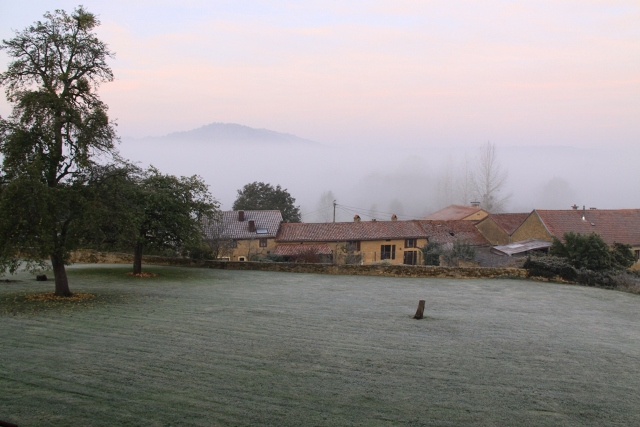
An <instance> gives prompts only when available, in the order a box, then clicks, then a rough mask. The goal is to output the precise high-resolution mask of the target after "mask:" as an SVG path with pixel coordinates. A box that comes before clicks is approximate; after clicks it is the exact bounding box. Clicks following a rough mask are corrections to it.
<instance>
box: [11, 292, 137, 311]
mask: <svg viewBox="0 0 640 427" xmlns="http://www.w3.org/2000/svg"><path fill="white" fill-rule="evenodd" d="M49 294H50V292H30V291H23V292H10V293H7V294H4V295H0V316H1V315H14V316H15V315H17V314H20V315H36V314H42V313H72V312H77V311H81V310H91V309H95V308H97V307H102V306H105V305H109V304H125V303H128V302H131V301H135V300H137V299H138V297H137V295H135V294H123V293H121V292H120V293H113V292H104V293H103V292H101V293H96V294H87V293H77V294H75V295H77V296H82V298H77V297H76V298H74V297H73V296H72V297H71V298H48V296H49ZM87 295H92V297H90V298H89V297H86V296H87Z"/></svg>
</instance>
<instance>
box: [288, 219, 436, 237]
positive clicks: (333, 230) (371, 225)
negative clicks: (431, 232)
mask: <svg viewBox="0 0 640 427" xmlns="http://www.w3.org/2000/svg"><path fill="white" fill-rule="evenodd" d="M421 237H424V230H423V229H422V228H421V227H420V224H418V222H417V221H368V222H325V223H283V224H281V225H280V231H279V232H278V236H277V237H276V242H348V241H352V240H380V239H416V238H421Z"/></svg>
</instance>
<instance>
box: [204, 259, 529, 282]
mask: <svg viewBox="0 0 640 427" xmlns="http://www.w3.org/2000/svg"><path fill="white" fill-rule="evenodd" d="M205 264H206V266H207V267H209V268H216V269H223V270H259V271H282V272H289V273H312V274H343V275H356V276H385V277H449V278H469V279H471V278H495V277H518V278H525V277H527V271H526V270H524V269H522V268H485V267H427V266H417V265H385V264H379V265H333V264H295V263H284V262H224V261H223V262H220V261H207V262H205Z"/></svg>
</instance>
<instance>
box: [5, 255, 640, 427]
mask: <svg viewBox="0 0 640 427" xmlns="http://www.w3.org/2000/svg"><path fill="white" fill-rule="evenodd" d="M127 271H128V269H127V268H125V267H122V266H98V267H97V266H73V267H71V268H69V276H70V283H71V290H72V291H75V292H87V293H93V294H95V295H96V298H94V299H92V300H89V301H84V302H81V303H72V304H53V303H52V304H48V305H47V304H44V303H39V302H37V301H36V302H34V301H30V300H27V299H26V298H25V297H24V296H25V295H26V294H30V293H35V292H46V291H50V290H51V289H52V287H53V285H52V283H51V282H44V283H43V282H36V281H35V280H34V278H33V276H30V275H27V274H24V275H21V276H18V277H7V278H9V279H12V280H15V279H19V280H20V281H18V282H12V283H5V282H0V346H1V347H0V352H1V354H0V420H4V421H10V422H13V423H16V424H18V425H19V426H21V427H24V426H41V425H51V426H80V425H82V426H115V425H118V426H142V425H144V426H183V425H184V426H188V425H198V426H212V425H216V426H225V425H229V426H241V425H273V426H287V425H288V426H300V425H314V426H317V425H319V426H323V425H326V426H336V425H385V426H387V425H399V426H400V425H403V426H404V425H415V426H422V425H425V426H426V425H429V426H431V425H456V426H457V425H469V426H471V425H473V426H478V425H480V426H482V425H485V426H489V425H500V426H502V425H549V426H556V425H563V426H572V425H574V426H607V425H640V394H639V393H638V384H640V310H638V307H639V305H640V297H639V296H637V295H632V294H627V293H622V292H615V291H607V290H602V289H593V288H585V287H578V286H565V285H558V284H547V283H536V282H529V281H513V280H447V279H391V278H378V277H358V276H321V275H304V274H284V273H283V274H281V273H268V272H240V271H223V270H206V269H186V268H185V269H180V268H161V267H149V268H148V269H147V271H151V272H154V273H158V274H159V276H158V277H154V278H135V277H130V276H127V275H126V273H127ZM420 299H426V300H427V306H426V311H425V316H426V318H425V319H423V320H414V319H412V316H413V314H414V313H415V310H416V307H417V303H418V300H420Z"/></svg>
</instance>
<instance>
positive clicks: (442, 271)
mask: <svg viewBox="0 0 640 427" xmlns="http://www.w3.org/2000/svg"><path fill="white" fill-rule="evenodd" d="M71 261H72V262H74V263H91V264H101V263H108V264H133V255H132V254H121V253H105V252H96V251H88V250H87V251H77V252H74V253H73V254H72V257H71ZM142 263H143V270H144V265H145V264H151V265H173V266H189V267H201V268H214V269H220V270H257V271H281V272H289V273H312V274H343V275H358V276H385V277H449V278H468V279H472V278H495V277H519V278H525V277H527V271H526V270H524V269H522V268H492V267H431V266H428V267H427V266H418V265H390V264H377V265H334V264H296V263H286V262H234V261H198V262H195V261H192V260H190V259H188V258H172V257H160V256H151V255H145V256H143V261H142Z"/></svg>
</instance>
